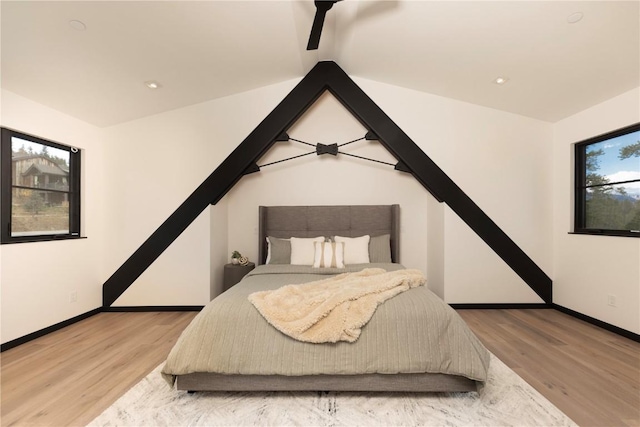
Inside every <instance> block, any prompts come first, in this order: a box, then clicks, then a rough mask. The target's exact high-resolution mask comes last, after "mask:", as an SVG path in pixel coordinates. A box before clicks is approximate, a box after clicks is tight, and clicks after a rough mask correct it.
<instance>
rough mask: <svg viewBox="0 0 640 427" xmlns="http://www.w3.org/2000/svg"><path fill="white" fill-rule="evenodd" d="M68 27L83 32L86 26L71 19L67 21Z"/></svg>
mask: <svg viewBox="0 0 640 427" xmlns="http://www.w3.org/2000/svg"><path fill="white" fill-rule="evenodd" d="M69 26H70V27H71V28H73V29H74V30H78V31H84V30H86V29H87V26H86V25H85V24H84V22H82V21H78V20H77V19H72V20H71V21H69Z"/></svg>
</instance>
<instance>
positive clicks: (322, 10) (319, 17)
mask: <svg viewBox="0 0 640 427" xmlns="http://www.w3.org/2000/svg"><path fill="white" fill-rule="evenodd" d="M339 1H341V0H315V1H314V3H315V5H316V16H314V18H313V25H312V26H311V34H310V35H309V42H308V43H307V50H315V49H317V48H318V45H319V44H320V35H321V34H322V26H323V25H324V17H325V15H326V14H327V11H328V10H329V9H331V8H332V7H333V5H334V4H335V3H337V2H339Z"/></svg>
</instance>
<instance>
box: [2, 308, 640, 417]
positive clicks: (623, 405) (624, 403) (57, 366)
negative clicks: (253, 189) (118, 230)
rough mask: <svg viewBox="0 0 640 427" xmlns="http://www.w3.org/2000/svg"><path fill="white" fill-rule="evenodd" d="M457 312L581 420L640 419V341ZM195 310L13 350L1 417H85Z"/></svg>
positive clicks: (160, 353) (522, 318)
mask: <svg viewBox="0 0 640 427" xmlns="http://www.w3.org/2000/svg"><path fill="white" fill-rule="evenodd" d="M458 312H459V313H460V315H461V316H462V317H463V318H464V319H465V321H466V322H467V323H468V324H469V326H470V328H471V329H472V330H473V331H474V333H475V334H476V335H478V337H479V338H480V339H481V340H482V341H483V343H484V344H485V345H486V346H487V348H488V349H489V350H490V351H491V352H492V353H494V354H495V355H496V356H497V357H498V358H500V359H501V360H502V361H503V362H504V363H505V364H506V365H507V366H509V367H511V368H512V369H513V370H514V371H515V372H516V373H517V374H518V375H520V376H521V377H522V378H523V379H524V380H525V381H527V382H528V383H529V384H531V385H532V386H533V387H534V388H536V389H537V390H538V391H539V392H540V393H541V394H542V395H544V396H545V397H546V398H547V399H548V400H549V401H551V402H552V403H553V404H555V405H556V406H557V407H558V408H560V409H561V410H562V411H564V412H565V413H566V414H567V415H568V416H569V417H570V418H572V419H573V420H574V421H576V422H577V423H578V424H579V425H582V426H605V425H606V426H637V425H640V344H638V343H636V342H634V341H631V340H629V339H626V338H624V337H621V336H618V335H616V334H613V333H611V332H608V331H606V330H603V329H600V328H598V327H595V326H593V325H590V324H588V323H585V322H583V321H580V320H578V319H575V318H573V317H570V316H568V315H566V314H564V313H561V312H559V311H556V310H550V309H528V310H459V311H458ZM194 316H195V313H193V312H182V313H181V312H156V313H100V314H98V315H96V316H93V317H91V318H89V319H85V320H83V321H81V322H79V323H77V324H74V325H71V326H69V327H67V328H64V329H62V330H60V331H56V332H54V333H52V334H49V335H47V336H44V337H41V338H39V339H37V340H34V341H31V342H29V343H26V344H23V345H21V346H19V347H16V348H14V349H11V350H8V351H5V352H4V353H2V354H1V355H0V364H1V380H0V385H1V391H2V403H1V408H0V409H1V425H2V426H14V425H15V426H30V425H48V426H64V425H85V424H87V423H88V422H90V421H91V420H92V419H93V418H95V417H96V416H98V415H99V414H100V413H101V412H102V411H103V410H104V409H106V408H107V407H109V406H110V405H111V404H112V403H113V402H114V401H115V400H116V399H117V398H118V397H120V396H121V395H123V394H124V393H125V392H126V391H127V390H128V389H129V388H131V387H132V386H133V385H135V384H136V383H137V382H138V381H140V380H141V379H142V378H144V376H146V375H147V374H148V373H149V372H150V371H151V370H153V369H154V368H155V367H156V366H158V365H159V364H160V363H162V361H164V359H165V358H166V356H167V354H168V352H169V350H170V349H171V347H172V346H173V344H174V343H175V341H176V340H177V338H178V336H179V335H180V333H181V331H182V330H183V329H184V328H185V327H186V325H187V324H188V323H189V322H190V321H191V320H192V319H193V317H194Z"/></svg>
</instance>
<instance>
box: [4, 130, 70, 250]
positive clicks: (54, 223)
mask: <svg viewBox="0 0 640 427" xmlns="http://www.w3.org/2000/svg"><path fill="white" fill-rule="evenodd" d="M1 142H2V144H1V146H0V154H1V156H0V165H1V168H2V169H1V172H2V175H1V180H0V185H1V187H2V192H1V197H2V203H1V207H0V210H1V217H2V226H1V227H2V230H0V238H1V242H2V243H17V242H34V241H42V240H56V239H74V238H79V237H80V151H79V150H78V149H77V148H73V147H68V146H66V145H62V144H58V143H56V142H51V141H47V140H44V139H41V138H36V137H34V136H31V135H25V134H23V133H20V132H16V131H13V130H10V129H4V128H3V129H2V141H1Z"/></svg>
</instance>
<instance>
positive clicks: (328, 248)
mask: <svg viewBox="0 0 640 427" xmlns="http://www.w3.org/2000/svg"><path fill="white" fill-rule="evenodd" d="M314 245H315V258H314V260H313V267H314V268H344V243H338V242H315V243H314Z"/></svg>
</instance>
